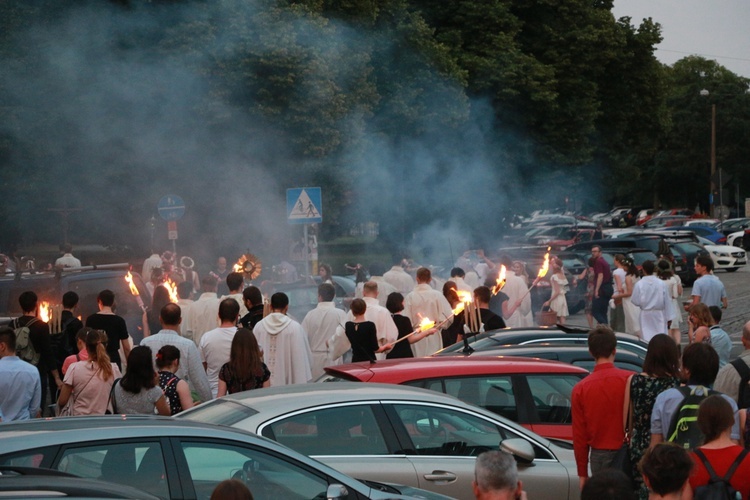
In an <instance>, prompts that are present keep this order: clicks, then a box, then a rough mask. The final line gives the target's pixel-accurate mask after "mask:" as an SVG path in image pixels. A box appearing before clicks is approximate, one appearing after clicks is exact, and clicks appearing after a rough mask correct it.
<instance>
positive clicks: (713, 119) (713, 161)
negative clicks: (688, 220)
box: [711, 104, 721, 217]
mask: <svg viewBox="0 0 750 500" xmlns="http://www.w3.org/2000/svg"><path fill="white" fill-rule="evenodd" d="M715 173H716V104H711V216H712V217H716V202H715V199H714V197H713V194H714V191H716V184H715V183H714V174H715ZM719 189H721V187H719ZM719 196H721V193H719Z"/></svg>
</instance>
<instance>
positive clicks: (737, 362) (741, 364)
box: [731, 358, 750, 379]
mask: <svg viewBox="0 0 750 500" xmlns="http://www.w3.org/2000/svg"><path fill="white" fill-rule="evenodd" d="M731 365H732V366H734V369H735V370H737V373H739V374H740V377H741V378H743V379H747V378H750V367H749V366H747V363H745V361H744V360H743V359H742V358H737V359H733V360H732V361H731Z"/></svg>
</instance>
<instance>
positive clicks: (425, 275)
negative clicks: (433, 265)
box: [403, 267, 453, 358]
mask: <svg viewBox="0 0 750 500" xmlns="http://www.w3.org/2000/svg"><path fill="white" fill-rule="evenodd" d="M431 281H432V273H431V272H430V270H429V269H427V268H426V267H420V268H419V269H418V270H417V286H416V287H414V290H413V291H411V292H410V293H409V294H408V295H407V296H406V298H405V299H404V312H403V315H404V316H406V317H408V318H409V319H410V320H411V323H412V326H413V327H414V328H415V329H416V327H418V326H419V323H420V322H421V321H422V320H423V319H424V318H429V319H430V320H432V321H434V322H435V323H436V324H438V323H441V322H443V321H444V320H446V319H447V320H448V321H447V322H446V324H445V325H443V328H447V327H448V326H449V325H450V323H451V321H452V320H453V310H452V309H451V305H450V304H449V303H448V300H447V299H446V298H445V297H444V296H443V294H442V293H441V292H439V291H437V290H434V289H433V288H432V287H431V286H430V285H429V283H430V282H431ZM411 348H412V351H413V352H414V357H417V358H419V357H422V356H429V355H430V354H433V353H434V352H435V351H438V350H440V349H442V348H443V340H442V336H441V335H430V336H428V337H425V338H423V339H422V340H420V341H419V342H416V343H414V344H412V345H411Z"/></svg>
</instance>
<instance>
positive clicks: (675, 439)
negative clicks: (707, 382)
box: [667, 385, 720, 450]
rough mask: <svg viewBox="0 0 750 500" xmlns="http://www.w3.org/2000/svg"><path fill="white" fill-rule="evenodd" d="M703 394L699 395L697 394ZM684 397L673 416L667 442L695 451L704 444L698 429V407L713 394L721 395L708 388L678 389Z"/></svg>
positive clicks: (686, 387)
mask: <svg viewBox="0 0 750 500" xmlns="http://www.w3.org/2000/svg"><path fill="white" fill-rule="evenodd" d="M699 389H700V392H701V394H700V395H698V394H697V392H699ZM677 390H679V391H680V393H681V394H682V396H683V399H682V401H681V402H680V405H679V406H678V407H677V411H676V412H675V414H674V415H673V416H672V420H671V421H670V423H669V432H667V441H669V442H670V443H675V444H677V445H679V446H681V447H683V448H685V449H686V450H694V449H696V448H697V447H699V446H701V445H702V444H703V439H704V438H703V433H702V432H701V430H700V429H699V428H698V407H699V406H700V405H701V403H702V402H703V400H704V399H706V398H707V397H708V396H711V395H712V394H720V393H719V392H716V391H713V390H711V389H709V388H707V387H703V386H700V385H698V386H696V387H695V388H693V389H691V388H690V387H688V386H685V387H678V388H677Z"/></svg>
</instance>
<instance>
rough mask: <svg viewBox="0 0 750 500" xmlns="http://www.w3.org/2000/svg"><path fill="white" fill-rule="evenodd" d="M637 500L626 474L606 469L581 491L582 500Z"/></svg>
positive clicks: (592, 478)
mask: <svg viewBox="0 0 750 500" xmlns="http://www.w3.org/2000/svg"><path fill="white" fill-rule="evenodd" d="M605 498H606V499H607V500H635V499H636V498H637V497H636V495H635V494H634V492H633V482H632V481H631V480H630V478H629V477H628V476H626V475H625V473H624V472H622V471H620V470H617V469H604V470H602V471H599V472H597V473H596V474H594V475H592V476H591V478H589V480H588V481H586V485H585V486H584V487H583V489H582V490H581V500H603V499H605Z"/></svg>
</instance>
